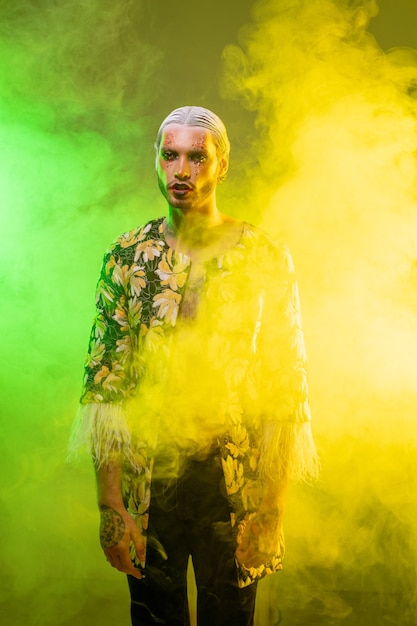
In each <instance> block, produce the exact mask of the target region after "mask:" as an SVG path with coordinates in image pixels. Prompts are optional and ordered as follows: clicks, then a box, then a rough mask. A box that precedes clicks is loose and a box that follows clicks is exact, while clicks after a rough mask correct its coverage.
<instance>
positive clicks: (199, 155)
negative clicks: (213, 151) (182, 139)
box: [191, 152, 207, 163]
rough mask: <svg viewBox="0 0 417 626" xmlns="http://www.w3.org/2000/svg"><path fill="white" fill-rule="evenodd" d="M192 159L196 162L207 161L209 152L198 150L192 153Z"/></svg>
mask: <svg viewBox="0 0 417 626" xmlns="http://www.w3.org/2000/svg"><path fill="white" fill-rule="evenodd" d="M191 160H192V161H193V162H194V163H205V161H207V154H206V153H205V152H196V153H194V154H192V155H191Z"/></svg>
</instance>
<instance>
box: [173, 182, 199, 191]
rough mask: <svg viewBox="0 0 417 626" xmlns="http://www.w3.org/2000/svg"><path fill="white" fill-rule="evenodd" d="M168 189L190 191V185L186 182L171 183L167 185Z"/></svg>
mask: <svg viewBox="0 0 417 626" xmlns="http://www.w3.org/2000/svg"><path fill="white" fill-rule="evenodd" d="M168 189H171V190H172V191H192V189H193V188H192V186H191V185H188V184H187V183H171V184H170V185H168Z"/></svg>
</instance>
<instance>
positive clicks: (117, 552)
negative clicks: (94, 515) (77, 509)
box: [100, 505, 146, 578]
mask: <svg viewBox="0 0 417 626" xmlns="http://www.w3.org/2000/svg"><path fill="white" fill-rule="evenodd" d="M100 516H101V520H100V544H101V547H102V548H103V551H104V554H105V555H106V557H107V560H108V561H109V563H110V565H111V566H112V567H115V568H116V569H118V570H119V571H120V572H124V573H125V574H130V575H131V576H134V577H135V578H142V574H141V573H140V571H139V570H138V569H137V568H136V567H134V565H133V563H132V560H131V557H130V544H131V542H132V541H133V544H134V546H135V550H136V555H137V557H138V559H139V560H140V561H144V560H145V549H146V538H145V537H143V535H142V534H141V532H140V530H139V529H138V527H137V525H136V523H135V521H134V519H133V518H132V517H131V515H129V513H128V512H127V511H126V509H124V508H121V509H120V510H116V509H113V508H111V507H109V506H107V505H101V506H100Z"/></svg>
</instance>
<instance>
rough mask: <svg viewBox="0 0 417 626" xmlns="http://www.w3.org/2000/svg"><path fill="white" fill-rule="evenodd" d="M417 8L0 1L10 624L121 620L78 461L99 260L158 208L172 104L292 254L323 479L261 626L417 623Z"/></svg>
mask: <svg viewBox="0 0 417 626" xmlns="http://www.w3.org/2000/svg"><path fill="white" fill-rule="evenodd" d="M416 33H417V4H416V2H415V0H379V1H378V2H374V1H373V0H274V1H273V0H259V1H256V0H253V1H251V0H240V1H239V2H235V1H229V2H228V1H227V0H223V1H220V0H212V1H211V2H206V3H201V2H196V1H194V2H191V1H190V0H177V2H175V3H173V2H168V1H167V0H158V2H151V1H150V0H120V2H116V1H115V0H111V1H110V0H15V1H12V0H2V2H1V3H0V68H1V71H0V198H1V211H0V225H1V226H0V236H1V245H0V288H1V292H0V293H1V300H0V301H1V338H0V342H1V364H2V365H1V369H0V377H1V447H0V463H1V508H0V529H1V533H0V581H1V584H0V598H1V607H0V618H1V621H2V623H3V624H7V626H23V625H24V626H28V625H30V626H69V625H72V624H74V625H77V626H84V625H85V626H87V624H88V625H89V626H90V625H91V624H100V625H101V626H113V625H117V626H127V625H128V624H129V617H128V593H127V587H126V582H125V580H124V577H123V576H122V575H120V574H119V573H118V572H116V571H114V570H112V569H111V568H109V566H108V564H107V563H106V561H105V559H104V557H103V555H102V553H101V551H100V549H99V545H98V531H97V527H98V513H97V510H96V506H95V486H94V478H93V473H92V467H91V463H90V461H89V459H81V460H80V461H79V463H78V464H76V465H68V464H67V463H66V461H65V457H66V447H67V441H68V435H69V430H70V426H71V422H72V419H73V417H74V414H75V412H76V409H77V402H78V397H79V392H80V387H81V378H82V366H83V362H84V357H85V353H86V347H87V340H88V333H89V329H90V324H91V320H92V316H93V313H94V287H95V282H96V279H97V276H98V271H99V267H100V263H101V259H102V255H103V253H104V251H105V249H106V248H107V246H108V245H109V244H110V242H111V241H113V240H114V239H115V237H117V236H118V235H119V234H120V233H121V232H124V231H126V230H128V229H130V228H133V227H135V226H137V225H139V224H141V223H143V222H144V221H145V220H147V219H149V218H151V217H154V216H159V215H161V214H163V213H164V211H165V206H164V203H163V200H162V197H160V194H159V191H158V189H157V185H156V177H155V172H154V155H153V141H154V138H155V135H156V131H157V128H158V126H159V123H160V122H161V120H162V119H163V117H165V115H167V114H168V113H169V112H170V111H171V110H172V109H173V108H175V107H177V106H181V105H183V104H198V105H202V106H207V107H209V108H211V109H213V110H214V111H216V112H217V113H218V114H219V115H220V116H221V117H222V118H223V119H224V121H225V123H226V126H227V127H228V130H229V134H230V139H231V143H232V153H231V167H230V171H229V175H228V180H227V182H226V183H225V184H224V185H223V186H222V187H221V188H220V190H219V198H218V203H219V207H220V209H221V210H223V211H224V212H226V213H230V214H232V215H234V216H236V217H240V218H242V219H246V220H249V221H251V222H254V223H256V224H258V225H260V226H262V227H263V228H265V229H266V230H268V231H269V232H270V233H271V235H272V236H273V237H274V238H275V239H284V240H285V241H286V242H287V243H288V245H289V246H290V248H291V250H292V253H293V256H294V260H295V264H296V268H297V273H298V280H299V285H300V292H301V298H302V308H303V317H304V328H305V335H306V344H307V350H308V355H309V379H310V391H311V408H312V412H313V419H314V432H315V437H316V442H317V446H318V449H319V453H320V457H321V462H322V472H321V477H320V480H319V481H318V483H317V484H315V485H311V486H310V485H295V486H294V487H293V488H292V490H291V493H290V497H289V503H288V511H287V514H286V539H287V556H286V560H285V567H284V570H283V571H282V572H281V573H279V574H277V575H275V576H273V577H271V578H270V579H269V580H265V581H264V582H263V585H262V587H260V592H259V598H258V605H257V617H256V620H257V621H256V623H257V626H275V625H276V624H278V623H279V620H281V622H280V623H282V624H285V625H288V626H299V625H300V626H301V625H305V624H308V625H309V626H325V625H339V624H340V625H346V626H368V625H370V624H372V625H373V626H379V625H381V626H382V625H384V626H388V625H389V626H393V625H397V626H415V624H417V591H416V589H417V585H416V580H417V522H416V520H417V495H416V494H417V478H416V473H417V459H416V453H417V434H416V422H417V198H416V191H417V186H416V183H417V178H416V174H417V168H416V150H417V127H416V121H417V100H416V97H417V51H416V49H417V34H416Z"/></svg>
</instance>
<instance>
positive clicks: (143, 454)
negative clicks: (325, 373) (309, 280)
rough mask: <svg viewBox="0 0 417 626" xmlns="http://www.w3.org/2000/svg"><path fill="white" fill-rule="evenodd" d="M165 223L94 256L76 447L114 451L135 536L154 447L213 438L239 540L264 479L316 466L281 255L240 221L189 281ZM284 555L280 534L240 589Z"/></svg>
mask: <svg viewBox="0 0 417 626" xmlns="http://www.w3.org/2000/svg"><path fill="white" fill-rule="evenodd" d="M162 225H163V219H162V218H161V219H157V220H152V221H151V222H149V223H147V224H145V225H144V226H142V227H140V228H137V229H135V230H133V231H130V232H128V233H126V234H124V235H122V236H121V237H120V238H119V239H118V240H117V241H116V242H115V243H114V244H113V245H112V246H111V248H110V250H109V251H108V253H107V254H106V256H105V258H104V262H103V265H102V270H101V275H100V279H99V282H98V285H97V297H96V305H97V314H96V318H95V322H94V325H93V328H92V332H91V337H90V343H89V350H88V357H87V361H86V367H85V377H84V389H83V395H82V399H81V403H82V408H81V412H80V416H79V420H78V424H77V426H76V428H75V431H76V432H75V434H74V442H75V443H74V445H78V443H79V442H82V441H83V440H85V441H87V440H88V442H89V443H88V445H89V446H90V448H91V449H92V450H93V454H94V457H95V461H96V463H97V465H100V464H103V463H106V462H107V461H108V460H109V459H111V458H113V456H115V455H116V456H120V457H121V460H122V463H123V465H124V483H123V491H124V499H125V504H126V506H127V508H128V510H129V512H130V513H131V514H132V516H133V517H134V518H135V519H136V521H137V523H138V525H139V527H140V528H141V530H142V531H143V532H146V528H147V524H148V513H147V511H148V507H149V502H150V497H151V477H152V470H153V457H154V454H155V452H158V450H159V449H160V448H163V449H166V448H170V449H171V450H173V451H177V452H178V459H180V453H181V454H190V455H197V457H198V455H204V451H205V450H206V449H208V448H211V447H212V445H213V441H214V442H216V445H218V447H219V449H220V451H221V458H222V467H223V472H224V477H225V485H226V489H227V494H228V498H229V503H230V508H231V523H232V525H233V527H234V528H235V531H236V536H237V540H238V541H239V536H240V534H241V533H242V532H243V529H244V526H245V523H246V522H247V521H248V519H251V517H252V516H253V515H255V514H256V510H257V508H258V506H259V503H260V501H261V499H262V488H263V480H264V478H265V476H269V475H271V476H275V477H279V476H280V475H281V474H283V473H284V472H288V471H289V472H290V473H291V475H292V476H294V477H296V478H297V477H300V476H301V477H304V476H306V475H309V474H314V472H315V463H316V456H315V448H314V443H313V441H312V438H311V431H310V415H309V409H308V403H307V384H306V376H305V353H304V344H303V337H302V331H301V321H300V313H299V303H298V293H297V286H296V282H295V276H294V270H293V266H292V261H291V257H290V255H289V253H288V250H287V249H286V248H284V247H276V246H274V245H273V244H272V243H271V242H270V241H269V240H268V238H267V237H266V236H265V235H263V233H262V232H261V231H259V230H258V229H256V228H255V227H253V226H250V225H248V224H245V225H244V227H243V232H242V235H241V237H240V240H239V242H238V243H237V245H235V246H234V247H233V248H232V249H230V250H229V251H227V252H226V253H225V254H223V255H222V256H220V257H219V258H215V259H212V260H210V261H209V262H208V263H206V264H205V272H204V275H203V278H202V280H200V281H199V282H198V285H191V284H189V283H188V281H189V276H190V270H191V266H192V263H191V260H190V258H189V257H187V256H185V255H182V254H180V253H178V252H177V251H175V250H174V249H172V248H170V247H169V246H168V244H167V243H166V241H165V239H164V237H163V228H162ZM190 303H191V305H190ZM173 363H174V364H175V367H173V366H172V364H173ZM195 390H197V392H195ZM179 424H180V426H179ZM173 454H174V453H173ZM178 462H179V461H178ZM155 471H157V468H156V467H155ZM283 551H284V544H283V540H282V538H281V542H280V545H279V546H277V554H276V556H275V557H274V558H273V559H271V560H270V561H269V562H268V563H265V565H264V566H262V567H261V568H256V569H253V570H246V569H245V568H239V584H240V586H245V585H247V584H250V583H251V582H252V581H253V580H255V579H256V578H259V577H261V576H264V575H265V574H267V573H270V572H273V571H276V570H278V569H280V568H281V567H282V564H281V563H282V556H283ZM132 558H133V559H134V560H135V558H136V557H135V555H134V554H132ZM141 565H142V566H143V565H144V564H141Z"/></svg>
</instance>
